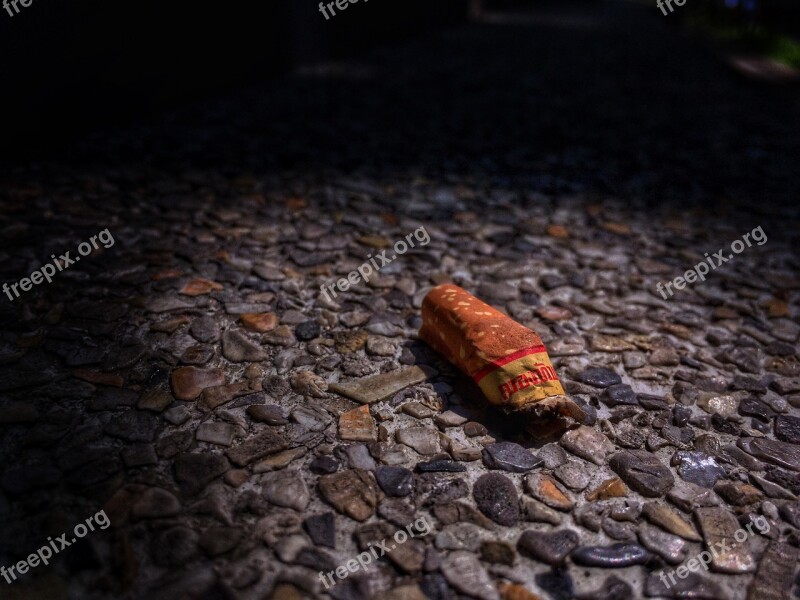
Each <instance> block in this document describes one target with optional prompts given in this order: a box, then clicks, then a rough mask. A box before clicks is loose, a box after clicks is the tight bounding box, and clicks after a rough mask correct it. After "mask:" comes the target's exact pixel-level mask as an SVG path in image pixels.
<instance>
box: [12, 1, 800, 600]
mask: <svg viewBox="0 0 800 600" xmlns="http://www.w3.org/2000/svg"><path fill="white" fill-rule="evenodd" d="M653 10H655V9H653ZM600 48H602V51H601V50H599V49H600ZM619 73H624V74H625V77H618V76H617V74H619ZM793 100H794V102H793ZM797 106H798V104H797V103H796V91H793V90H766V91H765V90H763V89H761V88H758V87H755V86H752V85H750V84H746V83H745V82H743V81H741V80H739V79H737V78H735V77H734V76H733V75H732V74H730V73H728V72H727V71H725V70H724V66H722V65H721V64H720V63H718V62H717V61H716V60H715V59H714V58H713V57H711V56H709V55H708V54H707V53H706V52H705V51H704V50H702V49H698V48H696V47H694V46H693V45H692V43H690V42H688V41H687V40H685V39H683V38H682V37H680V36H679V35H676V33H675V32H674V31H673V30H671V29H669V28H668V27H666V26H665V25H663V23H662V22H661V21H660V20H659V19H656V18H653V17H652V16H651V15H650V14H649V13H647V11H645V10H644V9H643V8H642V7H639V6H631V5H628V4H616V3H598V4H589V3H586V4H581V5H579V6H578V8H576V9H574V11H573V9H569V10H568V9H559V10H558V11H556V10H555V9H552V10H550V11H544V12H539V13H531V14H526V15H517V16H515V17H514V18H513V19H512V18H510V17H509V16H508V15H502V14H497V15H489V16H488V17H487V20H486V21H485V22H483V23H479V24H472V25H468V26H463V27H460V28H457V29H453V30H451V31H447V32H444V33H438V34H436V35H431V36H430V37H423V38H420V39H418V40H415V41H411V42H407V43H405V44H404V45H402V46H394V47H389V48H385V49H382V50H378V51H375V52H373V53H372V54H369V55H367V56H366V57H364V58H362V59H361V60H359V61H358V62H356V63H353V62H345V63H342V64H328V65H321V66H318V67H315V68H308V69H305V70H303V71H302V72H299V73H296V74H294V75H292V76H291V77H287V78H285V79H282V80H280V81H278V82H275V83H274V84H271V85H270V86H269V87H265V88H255V89H252V90H249V91H247V92H244V93H241V94H237V95H235V96H230V97H226V98H223V99H220V100H218V101H214V102H204V103H201V104H198V105H196V106H194V107H191V108H189V109H186V110H183V111H180V112H176V113H175V114H172V115H168V116H167V117H164V118H153V119H150V120H148V121H145V122H142V123H140V124H138V125H137V126H135V127H131V128H128V129H124V130H120V131H106V132H103V133H100V134H97V135H95V136H93V137H91V138H90V139H88V140H86V141H85V142H84V143H82V144H78V145H77V146H75V147H74V148H71V149H70V150H69V152H68V153H65V154H64V155H63V156H57V157H55V158H53V159H51V160H49V161H46V162H40V163H35V164H29V165H25V166H22V167H16V168H11V167H8V168H7V169H6V172H7V177H6V178H5V183H4V184H3V187H2V191H0V193H2V211H0V230H2V236H0V240H1V241H2V260H0V269H2V275H3V277H2V279H3V281H4V282H8V283H13V282H16V281H17V280H19V279H20V278H21V277H24V276H27V274H29V273H30V272H31V271H33V270H34V269H35V268H38V267H39V265H41V264H43V263H44V262H45V261H47V260H49V259H48V257H49V256H50V255H51V254H56V255H60V254H63V253H64V252H66V251H67V250H71V249H74V248H76V247H77V245H78V244H79V243H81V242H83V241H86V240H89V239H90V237H91V236H92V235H95V234H97V232H98V231H100V230H102V229H105V228H108V229H109V231H110V233H111V234H113V237H114V241H115V243H114V245H113V246H111V247H109V248H107V249H106V248H103V247H102V246H101V248H99V249H98V250H96V251H94V252H93V253H92V254H91V256H86V257H85V258H83V260H81V262H80V263H79V264H77V263H76V264H74V265H72V266H71V267H69V268H68V269H66V270H64V271H62V272H59V273H57V275H56V276H55V278H54V282H53V283H52V284H49V285H48V284H46V283H43V284H40V285H37V286H34V288H33V289H32V290H31V291H29V292H23V295H22V297H21V298H19V299H17V300H14V301H13V302H10V301H8V300H7V299H5V297H4V298H3V303H2V305H0V310H2V313H0V318H2V321H3V328H2V331H3V334H2V351H0V357H1V358H2V360H0V363H1V364H0V391H2V403H1V404H0V448H1V450H0V452H2V457H3V462H2V476H0V518H1V519H2V531H3V534H2V536H0V565H6V566H8V565H12V564H14V563H17V562H18V561H20V560H23V559H25V557H26V556H27V555H28V554H30V553H31V552H35V551H36V549H37V548H39V547H40V546H42V545H44V544H46V543H47V542H46V540H47V539H48V536H51V537H53V539H55V538H56V537H57V536H59V535H60V534H62V533H64V532H69V531H72V528H73V527H74V525H75V524H77V523H80V522H84V521H85V519H86V518H87V517H88V516H90V515H94V514H96V513H97V512H98V511H99V510H101V509H103V510H105V512H106V514H107V515H108V517H109V519H110V521H111V526H110V527H109V528H108V529H106V530H96V531H93V532H90V533H89V534H88V535H86V537H84V538H82V539H80V540H78V541H76V542H75V544H73V545H71V546H70V547H69V548H66V549H64V551H63V552H62V553H60V555H59V557H58V560H54V561H53V563H52V564H50V565H47V566H45V565H39V566H37V567H35V568H32V569H31V572H30V575H32V576H35V577H30V576H26V577H27V578H25V579H23V580H21V581H16V582H14V583H12V584H11V586H10V587H6V586H7V585H8V584H7V583H5V582H0V587H2V588H3V590H4V591H3V597H13V598H22V597H31V598H33V597H35V598H66V597H81V598H106V597H115V596H123V597H130V598H141V597H148V598H216V597H219V598H242V599H251V598H252V599H256V598H259V599H260V598H279V599H281V600H282V599H289V598H310V597H317V596H318V595H321V596H323V597H326V596H328V595H329V596H330V597H334V598H392V599H401V598H402V599H416V598H425V597H427V598H448V599H451V598H452V599H456V598H467V597H475V598H485V599H491V598H504V599H512V598H513V599H525V598H536V597H539V598H554V599H568V598H587V599H588V598H591V599H602V598H609V599H611V598H640V597H667V598H679V597H682V598H683V597H692V598H712V599H722V598H727V599H731V600H734V599H739V598H790V597H792V596H791V594H792V593H793V592H792V589H793V588H792V586H793V584H794V585H795V587H794V594H795V596H796V595H797V585H796V577H795V570H796V566H797V564H798V546H800V531H799V530H800V503H798V495H800V364H798V352H797V341H798V335H800V320H798V310H797V300H798V287H799V286H798V259H797V254H796V248H797V246H798V233H797V231H798V230H797V225H798V220H797V214H796V209H795V208H794V207H795V206H796V204H795V205H793V204H792V202H796V198H795V197H794V196H793V195H792V194H793V193H794V192H796V191H797V189H798V186H797V185H796V184H797V178H798V171H797V168H796V165H797V157H798V152H797V144H798V140H800V136H798V135H797V131H796V130H797V126H798V122H800V121H798V119H797V111H798V108H797ZM781 207H785V208H781ZM421 227H423V228H424V231H425V232H426V233H427V235H429V242H427V243H424V244H423V243H422V236H420V238H416V239H417V244H416V247H414V248H412V249H410V250H409V251H408V252H406V253H404V254H402V256H397V257H396V259H395V260H393V261H392V262H391V264H389V265H387V266H385V267H384V268H383V269H382V270H381V271H380V275H379V276H377V277H373V278H371V279H370V281H369V282H368V283H364V282H360V283H357V284H355V285H353V286H352V287H351V288H350V289H349V290H347V291H346V292H338V294H337V296H336V297H335V298H330V299H328V298H326V297H325V296H324V295H323V294H321V293H320V286H322V285H324V284H327V283H332V282H334V281H336V280H338V279H341V278H344V277H346V276H347V274H348V273H349V272H351V271H353V270H354V269H356V268H357V267H359V266H360V265H361V264H362V263H363V262H364V261H365V260H366V259H367V257H368V256H372V255H376V254H379V253H380V252H382V251H383V250H384V249H387V251H388V252H387V254H388V253H395V250H394V246H393V244H394V243H395V242H396V241H397V240H401V239H404V238H406V236H407V235H408V234H411V233H413V232H415V231H419V230H420V228H421ZM757 227H761V228H762V231H763V232H764V233H765V234H766V237H767V241H766V242H765V243H763V244H762V245H759V244H756V243H754V244H753V245H752V246H751V247H746V248H744V249H743V250H742V251H741V253H739V254H737V255H736V256H734V257H733V258H731V259H730V260H729V261H728V262H726V264H725V265H723V266H720V267H719V268H717V269H714V270H713V271H711V272H710V273H709V274H708V275H707V279H706V281H696V282H694V283H690V284H689V285H687V286H686V288H685V289H683V290H680V291H677V292H676V293H675V295H674V296H672V297H668V298H667V299H664V298H663V297H662V295H661V294H659V293H658V292H657V291H656V284H657V283H659V282H662V283H664V282H667V281H670V280H672V279H673V278H675V277H677V276H681V275H683V273H684V272H685V271H686V270H687V269H690V268H692V267H693V266H694V265H695V264H696V263H699V262H701V261H704V260H705V253H708V254H709V255H711V254H713V253H715V252H717V251H718V250H719V249H720V248H725V249H726V251H725V254H730V252H729V251H728V250H727V249H728V248H730V244H731V242H733V241H734V240H736V239H740V238H741V237H742V236H743V235H744V234H746V233H750V232H752V231H753V230H754V229H756V228H757ZM751 239H752V238H751ZM72 252H73V255H74V254H75V251H74V250H72ZM445 281H453V282H456V283H458V284H459V285H461V286H462V287H464V288H466V289H468V290H469V291H471V292H473V293H474V294H476V295H477V296H478V297H480V298H481V299H483V300H485V301H487V302H490V303H491V304H493V305H494V306H496V307H498V308H501V309H503V310H505V311H506V312H507V313H508V314H509V315H511V316H513V317H514V318H515V319H517V320H518V321H520V322H521V323H524V324H525V325H527V326H529V327H531V328H532V329H534V330H535V331H537V332H538V333H539V334H541V336H542V338H543V339H544V341H545V343H546V345H547V348H548V350H549V353H550V356H551V357H552V359H553V364H554V366H555V367H556V370H557V372H558V374H559V376H560V378H561V381H562V382H563V383H564V385H565V388H566V389H567V391H568V393H569V394H570V395H571V396H572V397H573V398H574V399H576V401H578V402H580V403H581V404H582V405H583V406H584V408H585V411H586V413H587V417H586V420H585V421H584V422H583V424H582V425H581V426H580V427H577V428H573V429H571V430H569V431H565V430H564V429H563V428H558V427H554V426H553V427H548V428H542V431H541V432H540V434H539V435H537V436H536V437H533V436H531V435H529V434H526V433H525V432H524V431H522V430H521V429H520V425H519V423H516V422H513V420H512V421H509V420H507V419H504V418H502V417H501V416H500V415H497V414H493V413H492V412H491V411H489V410H488V409H486V407H485V406H484V405H483V403H482V401H481V398H480V396H479V393H476V391H475V389H474V388H473V387H471V385H470V384H469V383H468V382H467V381H466V380H465V378H464V377H463V376H462V375H460V374H458V373H457V372H456V371H455V370H454V369H453V368H452V367H451V366H449V365H448V364H446V363H445V362H443V361H442V359H441V358H440V357H438V356H437V355H435V354H434V353H433V352H432V351H430V350H429V349H428V348H427V347H426V346H425V345H424V344H423V343H422V342H420V341H419V340H418V339H417V337H416V333H417V331H418V329H419V326H420V312H419V308H420V304H421V300H422V297H423V296H424V295H425V293H426V292H427V291H428V290H429V289H430V288H431V287H432V286H433V285H435V284H437V283H441V282H445ZM376 376H377V379H374V378H375V377H376ZM351 398H358V399H360V401H355V400H353V399H351ZM420 519H424V521H422V523H424V524H425V526H424V527H422V526H421V525H420V526H418V527H416V529H413V530H412V532H414V533H415V536H414V537H413V538H412V539H409V540H408V541H406V542H404V543H402V544H396V548H395V549H394V550H392V551H391V552H389V554H388V555H387V556H386V557H383V558H381V559H380V560H377V561H374V562H373V564H372V565H370V567H369V570H366V571H364V570H359V571H358V572H356V573H349V574H348V576H347V577H346V578H344V579H343V580H339V579H338V578H337V582H336V583H335V585H333V586H332V587H330V589H329V590H327V592H326V589H325V587H324V585H323V582H322V578H320V576H319V574H318V573H319V571H324V572H326V573H327V572H330V571H335V570H336V568H337V566H340V565H346V564H347V562H348V561H349V560H351V559H354V558H356V556H358V555H359V553H360V552H362V551H363V550H365V549H366V547H367V545H368V543H369V542H374V541H379V540H382V539H383V538H387V540H389V541H391V540H392V536H394V534H395V532H396V531H398V530H401V529H405V528H406V527H407V526H409V525H413V524H414V523H418V524H419V523H420V521H419V520H420ZM748 525H749V526H750V530H749V531H747V530H746V529H744V530H743V531H744V532H745V533H744V534H742V535H739V533H741V532H739V533H737V530H738V529H739V528H744V527H747V526H748ZM428 527H429V528H430V529H429V530H428ZM423 530H424V531H428V533H427V534H426V535H423ZM734 534H736V537H734ZM742 536H744V537H743V539H740V538H741V537H742ZM395 539H396V538H395ZM721 540H726V541H728V542H729V545H730V550H729V551H728V552H726V553H721V554H719V555H718V556H714V558H713V561H712V563H711V571H710V572H706V571H705V570H703V569H700V570H699V571H698V572H696V573H691V574H690V575H689V576H688V577H686V578H683V579H681V578H679V577H676V578H674V582H675V583H674V584H672V583H670V584H669V586H667V585H665V582H668V581H669V580H668V579H667V576H668V574H670V573H672V572H673V570H674V569H676V568H678V566H679V565H680V564H684V561H688V560H689V559H692V558H693V557H696V556H697V555H698V554H699V553H701V552H702V551H704V550H706V548H707V547H715V546H716V545H717V544H719V542H720V541H721ZM730 540H735V541H732V542H731V541H730ZM397 541H399V540H397ZM734 544H735V546H734ZM716 547H718V546H716ZM661 574H664V577H661ZM525 589H526V590H528V591H527V592H526V591H524V590H525ZM9 590H10V595H9ZM15 593H16V594H17V595H14V594H15Z"/></svg>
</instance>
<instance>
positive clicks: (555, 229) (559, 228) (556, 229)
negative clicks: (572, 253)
mask: <svg viewBox="0 0 800 600" xmlns="http://www.w3.org/2000/svg"><path fill="white" fill-rule="evenodd" d="M547 235H549V236H550V237H554V238H559V239H566V238H568V237H569V231H567V228H566V227H564V226H563V225H548V226H547Z"/></svg>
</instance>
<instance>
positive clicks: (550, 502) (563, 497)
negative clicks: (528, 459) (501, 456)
mask: <svg viewBox="0 0 800 600" xmlns="http://www.w3.org/2000/svg"><path fill="white" fill-rule="evenodd" d="M525 488H526V489H527V490H528V493H529V494H530V495H531V496H533V497H534V498H536V499H537V500H540V501H541V502H544V503H545V504H546V505H547V506H550V507H552V508H556V509H558V510H564V511H567V510H570V509H571V508H572V507H573V506H574V504H575V503H574V502H573V501H572V500H571V499H570V498H569V496H568V495H567V493H566V491H565V490H562V489H560V487H559V485H558V483H556V480H555V479H553V478H552V477H550V475H545V474H544V473H532V474H531V475H528V476H527V477H526V478H525Z"/></svg>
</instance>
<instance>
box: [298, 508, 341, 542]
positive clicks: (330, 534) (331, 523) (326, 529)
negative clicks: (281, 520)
mask: <svg viewBox="0 0 800 600" xmlns="http://www.w3.org/2000/svg"><path fill="white" fill-rule="evenodd" d="M303 525H305V528H306V531H307V532H308V536H309V537H310V538H311V541H312V542H314V543H315V544H317V545H320V546H327V547H328V548H336V521H335V519H334V516H333V513H332V512H326V513H322V514H321V515H313V516H311V517H308V518H307V519H306V520H305V521H304V522H303Z"/></svg>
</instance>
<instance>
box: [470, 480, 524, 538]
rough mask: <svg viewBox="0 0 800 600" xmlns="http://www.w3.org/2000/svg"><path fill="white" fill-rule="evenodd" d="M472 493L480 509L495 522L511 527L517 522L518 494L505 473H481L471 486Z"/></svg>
mask: <svg viewBox="0 0 800 600" xmlns="http://www.w3.org/2000/svg"><path fill="white" fill-rule="evenodd" d="M472 495H473V497H474V498H475V504H477V506H478V508H479V509H480V511H481V512H482V513H483V514H484V515H486V516H487V517H489V518H490V519H491V520H492V521H494V522H495V523H497V524H499V525H505V526H506V527H511V526H512V525H516V524H517V523H518V522H519V516H520V514H519V496H518V495H517V490H516V488H514V484H513V483H512V482H511V480H510V479H509V478H508V477H506V476H505V475H500V474H499V473H486V474H485V475H481V476H480V477H479V478H478V480H477V481H476V482H475V485H474V486H473V488H472Z"/></svg>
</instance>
